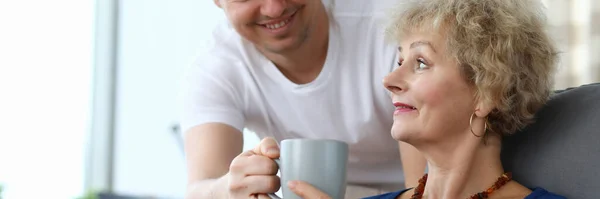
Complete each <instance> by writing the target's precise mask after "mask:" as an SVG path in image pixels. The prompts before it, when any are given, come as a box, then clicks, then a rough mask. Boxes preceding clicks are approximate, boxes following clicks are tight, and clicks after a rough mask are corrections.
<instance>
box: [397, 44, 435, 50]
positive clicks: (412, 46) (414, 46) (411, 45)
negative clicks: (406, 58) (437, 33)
mask: <svg viewBox="0 0 600 199" xmlns="http://www.w3.org/2000/svg"><path fill="white" fill-rule="evenodd" d="M419 46H429V48H431V50H433V52H436V51H435V48H434V47H433V45H431V43H430V42H428V41H415V42H413V43H412V44H410V48H416V47H419ZM398 52H402V47H400V46H399V47H398Z"/></svg>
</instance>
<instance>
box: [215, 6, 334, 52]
mask: <svg viewBox="0 0 600 199" xmlns="http://www.w3.org/2000/svg"><path fill="white" fill-rule="evenodd" d="M217 1H218V3H217V4H218V5H219V6H220V7H221V8H223V9H224V10H225V14H226V15H227V18H228V19H229V21H230V22H231V24H232V25H233V27H234V28H235V29H236V31H237V32H238V33H239V34H240V35H242V37H244V38H246V39H247V40H249V41H250V42H252V43H254V44H255V45H256V46H257V47H258V48H260V49H263V50H267V51H270V52H273V53H283V52H286V51H290V50H294V49H296V48H298V47H299V46H301V45H302V43H303V42H305V41H306V39H307V38H308V37H310V34H311V32H313V31H312V29H313V28H314V26H315V23H316V22H317V21H316V20H317V16H319V12H325V10H324V8H323V4H322V3H321V1H320V0H217ZM325 16H326V15H325ZM320 20H324V19H320Z"/></svg>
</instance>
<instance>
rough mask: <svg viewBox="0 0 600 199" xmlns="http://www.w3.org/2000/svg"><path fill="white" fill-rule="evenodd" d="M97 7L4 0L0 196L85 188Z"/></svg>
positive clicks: (65, 0) (76, 0)
mask: <svg viewBox="0 0 600 199" xmlns="http://www.w3.org/2000/svg"><path fill="white" fill-rule="evenodd" d="M93 6H94V1H93V0H56V1H46V0H18V1H0V184H1V185H3V187H4V188H5V189H4V192H3V193H2V194H3V195H2V196H0V198H6V199H13V198H14V199H20V198H75V197H77V196H79V195H81V194H82V192H83V184H84V148H85V147H84V142H85V140H86V139H85V136H86V135H87V132H88V130H89V126H88V124H89V119H90V118H89V115H90V111H91V110H90V105H91V103H92V102H91V88H92V86H91V82H92V81H91V80H92V64H93V57H92V56H93V49H94V47H93V46H94V44H93V42H94V26H93V25H94V7H93Z"/></svg>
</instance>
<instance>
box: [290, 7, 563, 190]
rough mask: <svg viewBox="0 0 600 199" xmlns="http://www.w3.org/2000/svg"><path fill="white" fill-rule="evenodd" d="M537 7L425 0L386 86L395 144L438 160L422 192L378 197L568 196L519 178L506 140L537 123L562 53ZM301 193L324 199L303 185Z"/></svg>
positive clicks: (407, 28)
mask: <svg viewBox="0 0 600 199" xmlns="http://www.w3.org/2000/svg"><path fill="white" fill-rule="evenodd" d="M542 8H543V6H542V5H541V4H540V2H539V1H537V0H418V1H414V2H411V3H406V4H402V5H401V9H405V10H403V11H400V12H399V13H400V14H399V15H398V16H396V17H395V18H394V20H393V23H392V25H391V26H390V27H389V33H390V35H391V36H393V37H394V38H395V39H397V40H398V41H399V43H400V47H399V48H398V51H399V54H400V56H399V57H400V59H399V60H398V67H397V68H396V69H395V70H394V71H393V72H391V73H390V74H389V75H388V76H387V77H386V78H385V79H384V85H385V87H386V88H387V89H388V90H389V91H390V92H391V97H392V99H393V102H394V106H395V107H396V111H395V112H394V116H393V117H394V125H393V127H392V137H393V138H394V139H396V140H399V141H404V142H407V143H409V144H411V145H413V146H414V147H415V148H417V149H418V150H420V151H421V152H422V153H423V155H424V156H425V158H426V159H427V162H428V168H429V170H428V172H429V173H428V174H425V175H424V176H423V178H422V179H421V180H420V182H419V183H420V184H419V185H418V186H417V187H416V188H412V189H407V190H402V191H398V192H393V193H388V194H383V195H378V196H373V197H372V198H447V199H453V198H564V197H562V196H558V195H555V194H552V193H550V192H548V191H546V190H544V189H543V188H534V189H529V188H527V187H525V186H523V185H521V184H519V183H518V182H516V181H514V180H512V179H511V175H510V173H509V172H507V171H505V170H504V169H503V168H502V164H501V162H500V147H501V138H502V136H503V135H507V134H510V133H513V132H516V131H518V130H519V129H521V128H523V127H524V126H525V125H527V124H529V123H530V122H532V121H533V116H534V114H535V112H536V111H537V110H538V109H539V108H540V107H541V106H543V104H544V103H545V102H546V100H547V98H548V96H549V93H550V91H551V87H552V79H553V77H552V74H553V73H554V67H555V62H556V60H557V56H556V50H555V47H554V46H553V44H552V42H551V41H550V39H549V37H548V35H547V34H546V33H545V31H544V25H545V21H544V20H543V12H541V9H542ZM288 186H290V188H291V189H292V190H294V191H295V192H296V193H297V194H298V195H301V196H304V197H305V198H320V197H322V196H323V194H322V193H321V192H319V191H318V190H316V189H315V188H314V187H311V186H310V185H307V184H305V183H302V182H290V183H289V184H288Z"/></svg>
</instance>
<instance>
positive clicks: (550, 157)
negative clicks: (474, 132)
mask: <svg viewBox="0 0 600 199" xmlns="http://www.w3.org/2000/svg"><path fill="white" fill-rule="evenodd" d="M502 145H503V146H502V162H503V164H504V168H505V170H506V171H512V172H513V177H514V179H515V180H517V181H519V182H520V183H522V184H524V185H525V186H528V187H530V188H533V187H542V188H545V189H547V190H548V191H551V192H554V193H558V194H560V195H564V196H566V197H567V198H575V199H577V198H600V83H595V84H588V85H583V86H580V87H575V88H569V89H565V90H561V91H557V92H555V93H554V94H553V96H552V97H551V99H550V101H549V102H548V103H547V105H546V106H545V107H544V108H542V109H541V110H540V111H539V112H538V113H537V114H536V122H535V123H533V124H531V125H529V126H528V127H526V128H525V129H524V130H522V131H521V132H517V133H516V134H515V135H512V136H506V137H505V138H504V140H503V144H502Z"/></svg>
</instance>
